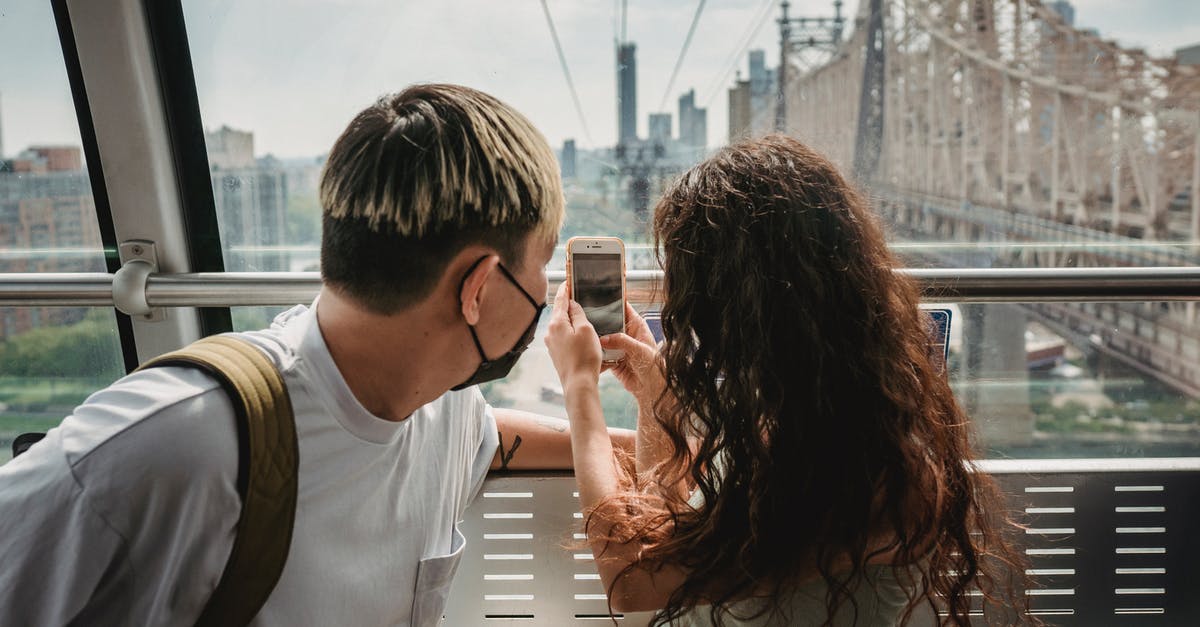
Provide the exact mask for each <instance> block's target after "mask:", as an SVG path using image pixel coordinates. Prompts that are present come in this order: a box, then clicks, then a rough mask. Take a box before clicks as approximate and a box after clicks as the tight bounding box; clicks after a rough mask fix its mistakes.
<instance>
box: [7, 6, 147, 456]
mask: <svg viewBox="0 0 1200 627" xmlns="http://www.w3.org/2000/svg"><path fill="white" fill-rule="evenodd" d="M0 41H3V42H4V43H5V46H6V47H8V48H9V49H10V50H20V54H6V55H0V85H3V88H4V91H3V93H2V94H0V273H8V272H104V271H105V264H104V250H103V248H102V245H101V241H100V231H99V228H98V226H97V222H96V211H95V204H94V202H93V199H92V189H91V184H90V182H89V180H88V174H87V169H86V168H87V164H86V163H85V162H84V158H83V151H82V142H81V140H80V137H79V124H78V121H77V118H76V117H75V109H74V105H73V103H72V99H71V91H70V86H69V84H68V82H67V73H66V69H65V67H64V65H63V55H62V50H61V48H60V47H59V43H58V31H57V30H56V28H55V24H54V16H53V14H52V13H51V9H50V3H49V2H44V1H41V0H13V1H10V2H6V3H5V7H4V11H3V15H0ZM123 372H124V366H123V363H122V359H121V345H120V340H119V336H118V333H117V327H116V319H115V316H114V314H113V312H112V310H111V309H87V308H81V307H27V308H0V460H7V459H8V456H9V455H10V453H11V448H10V446H11V441H12V438H13V437H14V436H15V435H17V434H20V433H23V432H29V431H45V430H47V429H49V428H50V427H52V426H54V425H56V424H58V422H59V421H61V420H62V418H63V416H65V415H67V414H69V413H70V412H71V410H72V408H73V407H74V406H75V405H77V404H79V403H80V402H82V401H83V399H84V398H86V396H87V395H88V394H89V393H91V392H92V391H94V390H96V389H98V388H100V387H103V386H104V385H107V384H108V383H110V382H112V381H113V380H114V379H116V378H117V377H119V376H120V375H121V374H123Z"/></svg>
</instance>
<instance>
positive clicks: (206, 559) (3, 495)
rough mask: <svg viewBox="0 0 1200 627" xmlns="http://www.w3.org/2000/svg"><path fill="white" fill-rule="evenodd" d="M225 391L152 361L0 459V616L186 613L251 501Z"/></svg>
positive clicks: (193, 611) (15, 621) (141, 618)
mask: <svg viewBox="0 0 1200 627" xmlns="http://www.w3.org/2000/svg"><path fill="white" fill-rule="evenodd" d="M237 466H238V453H237V429H236V423H235V421H234V418H233V407H232V404H231V402H230V400H229V398H228V396H227V395H226V394H225V393H224V391H222V390H221V389H220V388H219V387H218V386H217V384H216V382H215V381H213V380H212V379H210V378H208V377H207V375H204V374H203V373H201V372H199V371H198V370H194V369H190V368H189V369H181V368H155V369H151V370H148V371H143V372H139V373H136V374H134V375H131V376H129V377H126V378H125V379H122V380H121V381H119V382H117V383H115V384H114V385H112V386H110V387H108V388H105V389H104V390H101V391H99V392H97V393H95V394H93V395H92V396H91V397H90V398H89V399H88V400H87V401H86V402H85V403H84V404H83V405H81V406H80V407H78V408H76V410H75V412H74V413H73V414H72V415H71V416H68V417H67V418H66V419H65V420H64V421H63V423H62V424H61V425H60V426H58V427H56V428H54V429H52V430H51V431H50V432H49V433H48V434H47V435H46V438H45V439H43V440H42V441H41V442H38V443H37V444H35V445H34V446H33V447H31V448H30V449H29V450H28V451H27V452H25V453H24V454H22V455H21V456H20V457H18V458H16V459H14V460H13V461H11V462H9V463H8V464H6V465H5V466H3V467H0V625H54V624H68V623H81V624H164V623H172V624H190V623H191V622H194V620H195V618H196V616H198V615H199V610H200V608H201V607H203V604H204V602H205V600H206V599H207V597H208V596H209V595H210V594H211V592H212V590H213V588H214V587H215V585H216V581H217V579H218V578H219V576H220V574H221V572H222V568H223V566H224V563H225V560H226V558H227V557H228V555H229V550H230V548H231V547H232V545H233V536H234V526H235V524H236V522H237V517H238V514H239V512H240V509H241V505H240V497H239V496H238V494H237V487H236V475H237Z"/></svg>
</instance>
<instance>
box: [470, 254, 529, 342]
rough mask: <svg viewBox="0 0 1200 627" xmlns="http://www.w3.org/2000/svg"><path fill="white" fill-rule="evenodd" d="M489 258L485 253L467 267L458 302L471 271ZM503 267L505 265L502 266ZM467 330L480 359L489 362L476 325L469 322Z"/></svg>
mask: <svg viewBox="0 0 1200 627" xmlns="http://www.w3.org/2000/svg"><path fill="white" fill-rule="evenodd" d="M487 258H488V255H484V256H482V257H480V258H479V259H476V260H475V263H473V264H471V267H470V268H467V271H466V272H465V273H463V278H462V280H461V281H459V282H458V294H459V301H458V302H459V303H460V304H461V303H462V290H463V286H464V285H466V284H467V277H469V276H471V273H472V272H474V271H475V268H478V267H479V264H481V263H483V260H484V259H487ZM501 269H503V266H501ZM505 274H508V272H507V271H506V272H505ZM517 287H520V286H519V285H518V286H517ZM521 291H522V292H523V291H525V290H521ZM467 330H468V331H470V332H471V339H472V340H473V341H474V342H475V350H477V351H479V359H481V360H482V361H483V363H485V364H486V363H488V362H489V361H491V360H489V359H488V356H487V353H484V352H483V345H482V344H480V343H479V336H478V335H475V325H473V324H470V323H467Z"/></svg>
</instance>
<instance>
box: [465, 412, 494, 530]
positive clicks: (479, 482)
mask: <svg viewBox="0 0 1200 627" xmlns="http://www.w3.org/2000/svg"><path fill="white" fill-rule="evenodd" d="M473 413H474V415H475V416H476V420H477V423H476V424H478V426H479V431H478V436H477V440H478V442H479V447H478V449H477V451H476V453H475V460H474V461H473V462H472V463H471V480H470V483H469V484H468V485H469V486H470V490H469V491H468V492H467V498H466V500H465V502H463V503H461V504H460V506H459V508H458V515H459V517H460V518H461V517H462V515H463V512H465V511H466V509H467V506H468V505H470V504H471V502H472V501H474V500H475V497H476V496H478V495H479V491H480V490H481V489H482V488H483V480H484V479H485V478H487V473H488V469H489V468H490V467H491V465H492V460H493V459H495V457H496V447H498V446H500V434H498V433H497V432H496V415H495V414H494V413H493V412H492V406H491V405H488V404H487V401H485V400H484V399H483V395H482V394H480V393H478V392H476V394H475V401H474V408H473Z"/></svg>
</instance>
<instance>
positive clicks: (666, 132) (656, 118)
mask: <svg viewBox="0 0 1200 627" xmlns="http://www.w3.org/2000/svg"><path fill="white" fill-rule="evenodd" d="M670 140H671V114H670V113H651V114H650V141H652V142H654V143H656V144H666V143H667V142H668V141H670Z"/></svg>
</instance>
